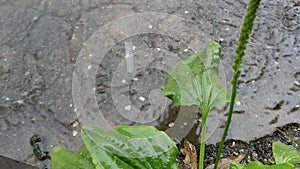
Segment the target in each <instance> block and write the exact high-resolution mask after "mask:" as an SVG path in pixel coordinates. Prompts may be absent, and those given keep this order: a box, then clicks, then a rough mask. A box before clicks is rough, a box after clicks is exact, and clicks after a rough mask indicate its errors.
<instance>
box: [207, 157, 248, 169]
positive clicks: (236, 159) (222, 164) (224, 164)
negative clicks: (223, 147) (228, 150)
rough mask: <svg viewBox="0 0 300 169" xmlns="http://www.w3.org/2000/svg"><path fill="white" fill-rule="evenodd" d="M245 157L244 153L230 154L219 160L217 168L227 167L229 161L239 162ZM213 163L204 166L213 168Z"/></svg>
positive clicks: (223, 168)
mask: <svg viewBox="0 0 300 169" xmlns="http://www.w3.org/2000/svg"><path fill="white" fill-rule="evenodd" d="M245 157H246V154H241V155H239V156H237V157H236V156H230V157H227V158H223V159H221V160H220V162H219V165H218V169H229V166H230V163H232V162H238V163H239V162H241V161H242V160H243V159H244V158H245ZM214 166H215V165H214V164H212V165H210V166H208V167H206V169H213V168H214Z"/></svg>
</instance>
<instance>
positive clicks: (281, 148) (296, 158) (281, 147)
mask: <svg viewBox="0 0 300 169" xmlns="http://www.w3.org/2000/svg"><path fill="white" fill-rule="evenodd" d="M272 149H273V154H274V158H275V162H276V164H281V163H290V164H300V152H299V151H298V150H297V149H296V148H295V147H293V146H290V145H285V144H283V143H281V142H274V143H273V145H272Z"/></svg>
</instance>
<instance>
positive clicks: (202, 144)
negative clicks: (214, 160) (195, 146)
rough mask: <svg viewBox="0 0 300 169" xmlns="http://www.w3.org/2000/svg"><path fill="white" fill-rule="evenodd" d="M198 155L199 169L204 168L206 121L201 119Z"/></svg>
mask: <svg viewBox="0 0 300 169" xmlns="http://www.w3.org/2000/svg"><path fill="white" fill-rule="evenodd" d="M200 137H201V138H200V154H199V169H203V168H204V153H205V143H206V141H205V140H206V119H202V124H201V136H200Z"/></svg>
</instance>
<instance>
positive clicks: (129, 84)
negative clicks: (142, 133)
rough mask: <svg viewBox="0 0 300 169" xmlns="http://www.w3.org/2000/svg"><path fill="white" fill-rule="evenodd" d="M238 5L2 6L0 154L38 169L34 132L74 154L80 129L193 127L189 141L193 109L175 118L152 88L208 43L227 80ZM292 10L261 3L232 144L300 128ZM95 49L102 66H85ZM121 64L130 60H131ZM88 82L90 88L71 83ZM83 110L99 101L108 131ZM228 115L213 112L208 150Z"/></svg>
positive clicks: (278, 2) (289, 1)
mask: <svg viewBox="0 0 300 169" xmlns="http://www.w3.org/2000/svg"><path fill="white" fill-rule="evenodd" d="M246 4H247V1H246V0H239V1H233V0H225V1H216V0H211V1H208V0H207V1H202V0H201V1H200V0H199V1H193V0H188V1H184V2H182V1H179V0H178V1H177V0H176V1H169V0H167V1H146V0H142V1H136V2H131V1H127V0H126V1H124V0H122V1H121V0H107V1H106V0H102V1H97V0H89V1H83V0H82V1H80V0H68V1H54V0H53V1H52V0H43V1H35V0H18V1H8V0H0V60H1V61H0V96H1V98H0V133H1V134H0V154H1V155H4V156H8V157H11V158H13V159H17V160H21V161H25V162H27V163H31V164H34V165H37V166H40V167H41V166H43V165H44V164H46V165H47V163H48V162H38V161H37V160H35V158H34V157H33V154H32V149H31V146H30V144H29V139H30V137H31V136H32V135H33V134H39V135H41V136H42V140H43V144H44V147H43V149H45V150H50V149H51V147H52V146H53V145H64V146H67V147H68V148H70V149H71V150H76V149H77V148H79V146H80V144H81V141H80V137H79V133H78V132H79V131H80V126H81V125H84V124H86V123H94V124H96V125H98V126H100V127H105V125H106V127H107V125H109V126H114V125H145V124H147V125H148V124H150V125H155V126H159V127H160V128H163V129H167V128H169V127H171V128H170V129H168V130H167V132H168V133H169V134H170V135H171V136H173V137H180V138H183V137H185V134H187V133H188V131H189V129H190V128H191V127H193V124H196V126H194V128H193V130H192V132H190V135H191V136H189V137H190V139H191V140H193V139H194V140H195V138H196V137H195V132H196V133H198V132H199V130H198V129H197V124H199V123H200V122H199V121H197V120H195V118H196V117H198V114H197V111H195V110H189V109H184V110H182V111H183V112H189V111H190V112H191V113H189V114H188V113H185V114H188V115H184V114H181V113H179V114H178V112H180V110H179V108H178V107H176V106H173V105H170V104H171V102H170V101H169V100H167V99H166V98H165V97H163V96H162V95H161V93H160V92H159V88H160V86H162V85H163V84H164V78H165V76H166V74H167V71H168V70H169V69H170V67H171V66H172V65H174V64H175V63H176V62H177V61H179V60H180V59H181V58H184V57H186V56H188V55H189V54H191V53H193V52H194V51H198V50H200V49H201V48H203V46H204V45H205V42H206V41H207V40H209V39H213V40H215V41H217V42H220V44H221V45H222V49H223V52H222V53H223V55H222V58H221V60H222V66H223V69H222V70H223V71H222V72H224V77H225V78H224V82H227V83H228V82H229V80H230V79H231V75H232V71H231V68H230V65H231V62H232V56H233V53H234V49H235V44H236V39H237V37H238V32H239V27H240V25H241V23H242V18H243V15H244V12H245V10H246ZM299 10H300V3H299V1H297V0H272V1H267V0H265V1H263V2H262V4H261V6H260V10H259V11H258V16H257V20H256V23H255V26H254V31H253V35H252V36H251V40H250V43H249V45H248V49H247V52H246V56H245V60H244V64H243V65H242V74H241V78H240V80H239V89H238V98H239V101H238V102H237V103H236V111H235V114H234V117H233V121H232V128H231V129H230V131H229V135H228V138H229V139H238V140H243V141H245V142H249V141H250V140H253V139H254V138H258V137H262V136H264V135H268V134H270V133H272V132H273V131H275V130H276V127H278V126H282V125H284V124H288V123H298V124H299V122H300V115H299V113H300V99H299V96H300V67H299V65H300V58H299V53H300V41H299V39H300V31H299V29H300V12H299ZM143 12H158V13H159V15H156V14H157V13H156V14H153V13H152V14H148V13H144V14H142V15H138V18H137V19H138V20H134V19H136V18H135V17H136V16H137V14H139V13H143ZM161 13H164V14H161ZM166 13H168V14H169V15H166ZM124 16H127V18H122V17H124ZM116 19H118V20H116ZM109 23H111V24H109ZM126 23H130V24H126ZM174 23H176V24H174ZM172 30H174V32H173V31H172ZM101 31H102V32H101ZM124 32H125V33H124ZM162 32H163V33H162ZM178 32H181V33H182V34H178ZM128 35H130V36H128ZM103 36H104V37H105V38H106V39H105V38H104V40H103V39H101V38H103ZM99 39H100V40H99ZM102 46H104V47H107V52H104V48H100V47H102ZM105 49H106V48H105ZM86 51H87V52H86ZM103 52H104V53H103ZM99 53H101V54H102V53H103V56H102V59H101V60H100V61H99V59H98V60H96V61H95V60H89V59H87V61H84V58H85V57H87V58H89V57H88V56H91V57H92V56H93V55H97V54H99ZM91 54H92V55H91ZM124 56H128V57H124ZM130 57H134V58H135V59H134V62H133V63H132V60H130V59H128V58H130ZM81 59H82V60H81ZM79 61H82V62H79ZM89 63H90V64H89ZM78 65H79V67H80V68H81V66H82V67H83V68H86V72H85V73H87V74H88V73H89V70H91V71H94V72H95V73H94V74H89V76H82V77H83V79H80V80H79V82H80V83H78V84H74V79H75V78H74V74H73V73H74V70H75V72H76V70H78V72H79V73H80V71H81V69H77V68H78ZM126 66H127V67H126ZM125 67H126V68H127V69H124V68H125ZM75 75H76V74H75ZM83 75H85V74H83ZM76 77H78V76H76ZM91 79H92V80H94V81H90V80H91ZM75 80H76V79H75ZM85 82H86V83H88V82H91V83H90V84H91V85H93V86H92V87H90V86H89V85H87V86H85V85H83V86H81V85H80V84H84V83H85ZM72 83H73V84H72ZM88 84H89V83H88ZM78 87H82V88H78ZM84 87H88V88H84ZM72 89H73V90H72ZM91 91H95V92H91ZM72 92H73V93H72ZM85 93H86V95H87V97H85V96H84V95H85ZM93 93H94V96H93V97H92V98H90V97H88V96H92V95H93ZM76 94H81V95H79V96H77V95H76ZM82 94H83V95H82ZM74 96H76V97H74ZM73 101H74V102H73ZM90 103H96V104H97V106H96V108H98V109H99V111H100V112H101V114H102V115H103V119H105V122H106V123H107V124H105V125H104V124H103V123H100V122H99V121H98V120H97V118H98V117H97V116H98V115H99V114H93V113H94V112H95V111H96V110H95V109H88V108H95V107H93V106H92V107H91V106H89V104H90ZM151 103H152V105H151ZM154 103H155V104H154ZM83 104H84V105H83ZM85 104H86V105H85ZM80 105H82V106H80ZM224 109H225V111H224ZM87 110H89V111H87ZM97 111H98V110H97ZM128 112H134V113H133V114H129V113H128ZM143 112H144V113H143ZM193 112H194V114H193ZM91 117H92V118H91ZM174 117H175V118H174ZM176 117H177V118H176ZM225 119H226V107H225V108H224V107H219V108H218V109H217V110H215V111H213V112H212V113H211V115H210V118H209V119H208V120H209V121H208V136H210V137H209V139H208V142H209V143H211V144H215V143H217V142H218V141H219V140H220V136H221V132H222V131H223V128H222V127H224V123H225ZM166 120H167V122H166ZM175 120H176V122H175V123H173V122H174V121H175ZM172 128H174V129H173V131H172ZM175 129H176V130H175ZM177 129H182V130H180V132H179V130H177ZM174 131H177V132H174ZM178 133H180V134H178ZM245 133H247V134H245ZM249 133H251V134H249Z"/></svg>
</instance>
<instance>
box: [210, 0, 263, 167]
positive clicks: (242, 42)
mask: <svg viewBox="0 0 300 169" xmlns="http://www.w3.org/2000/svg"><path fill="white" fill-rule="evenodd" d="M260 1H261V0H250V2H249V5H248V8H247V11H246V15H245V18H244V22H243V25H242V28H241V33H240V36H239V40H238V43H237V48H236V52H235V56H234V64H233V70H234V75H233V79H232V81H231V84H232V92H231V100H230V107H229V112H228V117H227V121H226V126H225V128H224V133H223V136H222V140H221V142H220V145H219V148H218V153H217V157H216V161H215V166H214V169H217V167H218V163H219V161H220V158H221V154H222V150H223V146H224V142H225V139H226V137H227V133H228V130H229V126H230V123H231V118H232V112H233V108H234V103H235V97H236V89H237V84H238V78H239V76H240V73H241V71H240V65H241V64H242V61H243V57H244V55H245V50H246V46H247V43H248V40H249V37H250V34H251V32H252V29H253V25H254V21H255V17H256V12H257V10H258V7H259V4H260Z"/></svg>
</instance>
